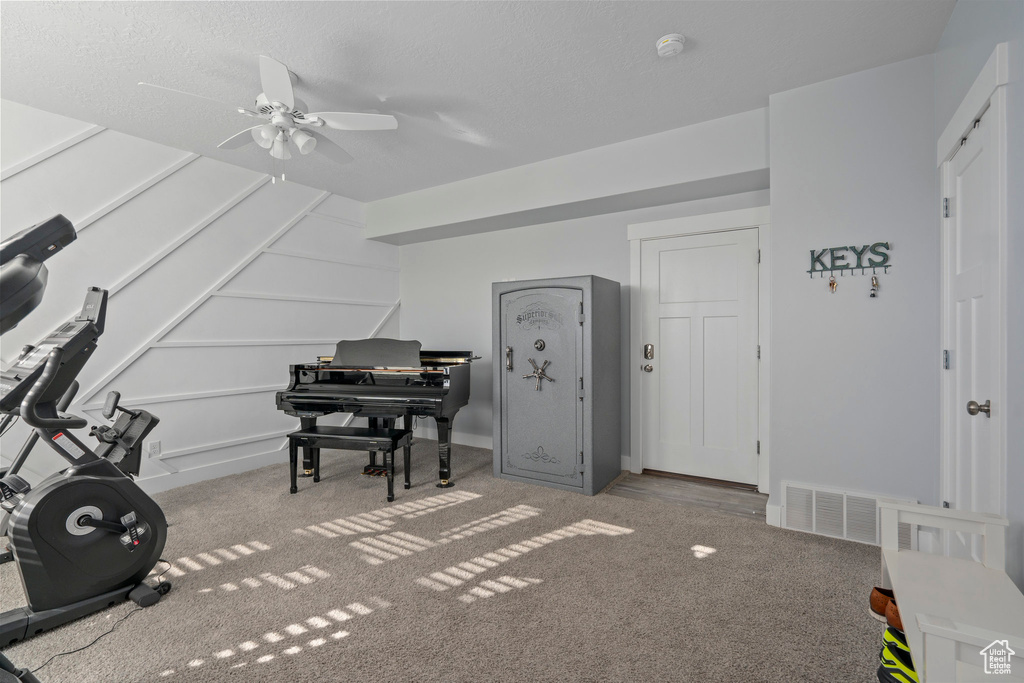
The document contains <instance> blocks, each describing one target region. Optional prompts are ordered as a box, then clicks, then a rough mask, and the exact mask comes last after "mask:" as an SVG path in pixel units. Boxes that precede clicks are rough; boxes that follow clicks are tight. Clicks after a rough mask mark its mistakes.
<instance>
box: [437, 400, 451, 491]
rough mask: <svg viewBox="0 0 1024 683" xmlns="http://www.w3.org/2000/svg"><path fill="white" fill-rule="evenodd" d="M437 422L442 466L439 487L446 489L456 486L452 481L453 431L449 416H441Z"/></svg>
mask: <svg viewBox="0 0 1024 683" xmlns="http://www.w3.org/2000/svg"><path fill="white" fill-rule="evenodd" d="M435 422H436V423H437V456H438V460H439V461H440V467H439V468H438V471H437V476H438V478H439V479H440V480H441V481H440V482H438V484H437V488H439V489H446V488H450V487H452V486H455V484H453V483H452V482H451V477H452V432H451V420H450V419H449V418H447V417H439V418H437V419H436V420H435Z"/></svg>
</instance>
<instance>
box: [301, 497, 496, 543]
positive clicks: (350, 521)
mask: <svg viewBox="0 0 1024 683" xmlns="http://www.w3.org/2000/svg"><path fill="white" fill-rule="evenodd" d="M480 497H481V496H480V494H478V493H470V492H469V491H453V492H451V493H443V494H441V495H437V496H430V497H429V498H423V499H421V500H417V501H412V502H408V503H401V504H400V505H393V506H390V507H386V508H380V509H378V510H374V511H372V512H362V513H360V514H358V515H352V516H350V517H342V518H340V519H334V520H330V521H327V522H320V523H319V524H311V525H309V526H307V527H305V528H298V529H294V533H296V534H297V535H299V536H305V537H313V536H315V535H317V534H319V535H320V536H323V537H324V538H337V537H338V536H354V535H357V534H372V533H376V532H379V531H387V530H388V529H389V528H390V527H392V526H394V524H395V522H394V520H393V519H390V518H391V517H404V518H405V519H413V518H415V517H420V516H422V515H426V514H430V513H432V512H437V511H438V510H444V509H445V508H449V507H451V506H453V505H458V504H460V503H465V502H467V501H470V500H476V499H477V498H480Z"/></svg>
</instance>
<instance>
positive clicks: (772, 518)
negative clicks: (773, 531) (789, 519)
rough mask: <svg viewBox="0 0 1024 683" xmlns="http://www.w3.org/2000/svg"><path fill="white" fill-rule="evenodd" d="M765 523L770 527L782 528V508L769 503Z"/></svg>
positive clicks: (765, 510) (765, 513) (766, 508)
mask: <svg viewBox="0 0 1024 683" xmlns="http://www.w3.org/2000/svg"><path fill="white" fill-rule="evenodd" d="M764 515H765V521H766V522H767V523H768V526H782V506H781V505H772V503H771V501H770V500H769V501H768V505H766V506H765V509H764Z"/></svg>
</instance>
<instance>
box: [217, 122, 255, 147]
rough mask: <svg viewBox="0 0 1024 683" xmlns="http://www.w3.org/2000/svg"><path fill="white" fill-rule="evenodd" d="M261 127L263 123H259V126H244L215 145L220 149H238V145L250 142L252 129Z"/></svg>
mask: <svg viewBox="0 0 1024 683" xmlns="http://www.w3.org/2000/svg"><path fill="white" fill-rule="evenodd" d="M262 127H263V125H262V124H260V125H259V126H253V127H252V128H246V129H245V130H243V131H241V132H240V133H235V134H234V135H232V136H231V137H229V138H228V139H227V140H225V141H224V142H222V143H220V144H219V145H217V147H219V148H221V149H238V148H239V147H242V146H244V145H248V144H249V143H250V142H252V131H254V130H256V129H257V128H262Z"/></svg>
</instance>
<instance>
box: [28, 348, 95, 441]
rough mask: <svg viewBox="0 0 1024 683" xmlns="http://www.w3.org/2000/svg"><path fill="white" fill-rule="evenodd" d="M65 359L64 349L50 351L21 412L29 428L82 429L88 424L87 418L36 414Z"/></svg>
mask: <svg viewBox="0 0 1024 683" xmlns="http://www.w3.org/2000/svg"><path fill="white" fill-rule="evenodd" d="M63 359H64V349H62V348H60V347H59V346H58V347H56V348H54V349H53V350H52V351H50V355H49V356H48V357H47V359H46V365H45V366H44V367H43V372H42V374H41V375H40V376H39V379H37V380H36V383H35V384H33V385H32V388H31V389H29V390H28V393H27V394H25V398H24V399H23V400H22V402H21V409H20V410H19V412H20V413H21V419H23V420H24V421H25V424H27V425H28V426H29V427H35V428H36V429H81V428H82V427H85V426H86V425H87V424H88V422H86V420H85V418H81V417H76V416H73V415H72V416H69V417H43V416H41V415H39V414H38V413H37V412H36V408H37V407H38V405H39V399H40V398H42V396H43V394H44V393H46V390H47V389H49V388H50V385H51V384H52V383H53V380H54V378H55V377H56V376H57V371H58V370H59V369H60V364H61V361H63Z"/></svg>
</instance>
